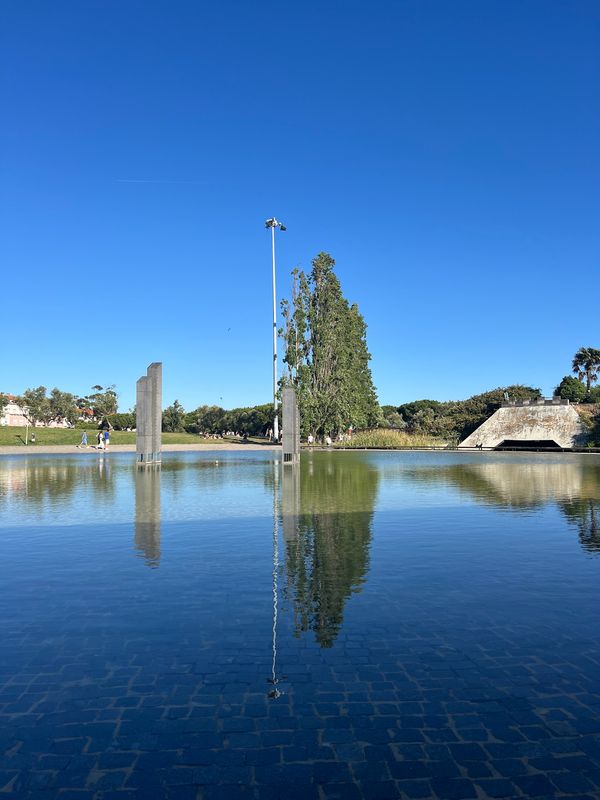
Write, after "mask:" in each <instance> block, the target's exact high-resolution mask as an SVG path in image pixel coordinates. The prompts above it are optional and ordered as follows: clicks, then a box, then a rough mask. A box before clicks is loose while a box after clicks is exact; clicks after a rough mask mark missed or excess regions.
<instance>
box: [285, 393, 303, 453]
mask: <svg viewBox="0 0 600 800" xmlns="http://www.w3.org/2000/svg"><path fill="white" fill-rule="evenodd" d="M281 406H282V426H283V463H284V464H297V463H298V462H299V461H300V413H299V411H298V400H297V398H296V390H295V389H294V388H293V387H292V386H286V387H284V389H282V392H281Z"/></svg>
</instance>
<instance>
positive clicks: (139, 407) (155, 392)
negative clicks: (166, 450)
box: [135, 362, 162, 464]
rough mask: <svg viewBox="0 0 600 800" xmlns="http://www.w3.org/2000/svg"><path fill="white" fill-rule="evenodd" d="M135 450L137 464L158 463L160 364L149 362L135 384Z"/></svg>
mask: <svg viewBox="0 0 600 800" xmlns="http://www.w3.org/2000/svg"><path fill="white" fill-rule="evenodd" d="M135 417H136V437H135V452H136V461H137V463H138V464H160V460H161V430H162V364H161V363H160V362H155V363H153V364H150V366H149V367H148V369H147V371H146V375H144V376H143V377H141V378H140V379H139V380H138V382H137V384H136V403H135Z"/></svg>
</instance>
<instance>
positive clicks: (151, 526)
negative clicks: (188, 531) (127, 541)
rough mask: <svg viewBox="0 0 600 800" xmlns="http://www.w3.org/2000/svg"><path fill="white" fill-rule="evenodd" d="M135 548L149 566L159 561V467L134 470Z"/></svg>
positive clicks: (155, 564) (157, 563)
mask: <svg viewBox="0 0 600 800" xmlns="http://www.w3.org/2000/svg"><path fill="white" fill-rule="evenodd" d="M135 548H136V550H137V551H138V552H139V553H140V555H142V557H143V558H144V559H145V561H146V564H147V565H148V566H149V567H158V565H159V563H160V467H152V468H150V469H140V470H136V474H135Z"/></svg>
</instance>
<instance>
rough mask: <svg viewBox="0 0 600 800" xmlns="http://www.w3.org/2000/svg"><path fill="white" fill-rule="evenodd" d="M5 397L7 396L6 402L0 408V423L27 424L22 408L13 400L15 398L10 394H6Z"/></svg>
mask: <svg viewBox="0 0 600 800" xmlns="http://www.w3.org/2000/svg"><path fill="white" fill-rule="evenodd" d="M5 397H8V403H7V404H6V405H5V406H4V408H3V409H2V413H1V415H0V425H18V426H21V427H22V426H24V425H27V418H26V417H25V415H24V414H23V409H22V408H21V406H20V405H18V404H17V403H16V402H15V401H16V399H17V398H16V397H15V396H14V395H12V394H7V395H5Z"/></svg>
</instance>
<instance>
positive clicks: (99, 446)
mask: <svg viewBox="0 0 600 800" xmlns="http://www.w3.org/2000/svg"><path fill="white" fill-rule="evenodd" d="M96 441H97V443H98V444H97V445H96V448H97V449H98V450H104V439H103V438H102V431H98V435H97V436H96Z"/></svg>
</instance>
